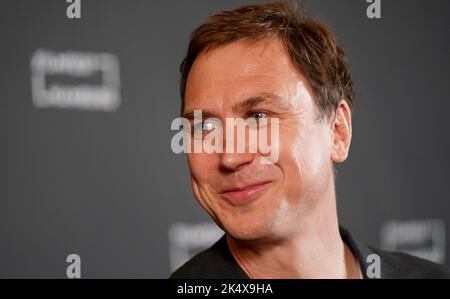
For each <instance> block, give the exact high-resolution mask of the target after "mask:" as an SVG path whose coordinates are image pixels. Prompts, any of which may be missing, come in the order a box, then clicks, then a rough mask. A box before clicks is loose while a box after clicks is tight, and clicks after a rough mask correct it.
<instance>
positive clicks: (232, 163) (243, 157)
mask: <svg viewBox="0 0 450 299" xmlns="http://www.w3.org/2000/svg"><path fill="white" fill-rule="evenodd" d="M254 159H255V154H252V153H247V152H246V153H227V152H226V151H225V152H224V153H222V154H221V157H220V162H221V163H220V164H221V167H222V168H223V169H225V170H227V171H236V170H238V169H240V168H242V167H244V166H245V165H248V164H251V163H252V162H253V160H254Z"/></svg>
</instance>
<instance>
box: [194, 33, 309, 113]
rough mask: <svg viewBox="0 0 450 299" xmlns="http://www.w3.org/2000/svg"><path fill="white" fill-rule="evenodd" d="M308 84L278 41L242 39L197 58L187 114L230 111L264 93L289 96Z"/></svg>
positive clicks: (271, 39)
mask: <svg viewBox="0 0 450 299" xmlns="http://www.w3.org/2000/svg"><path fill="white" fill-rule="evenodd" d="M305 83H306V81H305V79H304V77H303V76H302V75H301V74H300V73H299V72H298V70H297V69H296V68H295V67H294V65H293V64H292V62H291V59H290V57H289V55H288V53H287V51H286V49H285V47H284V45H283V43H282V42H281V41H280V40H279V39H278V38H264V39H260V40H257V41H255V40H253V41H251V40H238V41H236V42H233V43H230V44H227V45H224V46H219V47H216V48H212V49H210V50H209V51H208V52H202V53H201V54H200V55H199V56H198V57H197V59H196V60H195V62H194V64H193V66H192V68H191V70H190V73H189V76H188V80H187V84H186V91H185V111H186V110H189V109H194V108H195V109H214V108H215V106H216V108H217V107H221V108H222V109H226V107H227V106H232V105H234V104H236V103H237V102H239V101H242V100H244V99H245V98H246V97H250V96H253V95H255V94H260V93H272V94H277V95H279V96H280V97H289V95H290V94H292V93H294V92H298V88H299V86H305V88H306V85H307V84H305Z"/></svg>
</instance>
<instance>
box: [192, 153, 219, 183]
mask: <svg viewBox="0 0 450 299" xmlns="http://www.w3.org/2000/svg"><path fill="white" fill-rule="evenodd" d="M212 156H213V155H209V154H192V153H191V154H187V161H188V165H189V169H190V172H191V175H192V177H193V178H194V181H195V182H196V183H197V184H199V185H202V184H205V183H207V182H208V178H211V177H213V176H211V172H212V171H213V168H214V161H213V159H212V158H213V157H212Z"/></svg>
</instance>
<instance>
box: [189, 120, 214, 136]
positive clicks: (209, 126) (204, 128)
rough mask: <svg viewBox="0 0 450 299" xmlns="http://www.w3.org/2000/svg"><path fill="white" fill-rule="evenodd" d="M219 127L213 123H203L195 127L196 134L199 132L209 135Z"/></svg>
mask: <svg viewBox="0 0 450 299" xmlns="http://www.w3.org/2000/svg"><path fill="white" fill-rule="evenodd" d="M216 127H217V124H216V123H214V122H211V121H205V122H202V123H198V124H197V125H195V126H194V133H196V132H198V133H201V134H207V133H209V132H211V131H213V130H214V129H215V128H216Z"/></svg>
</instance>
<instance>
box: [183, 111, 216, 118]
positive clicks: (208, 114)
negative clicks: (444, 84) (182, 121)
mask: <svg viewBox="0 0 450 299" xmlns="http://www.w3.org/2000/svg"><path fill="white" fill-rule="evenodd" d="M194 110H201V112H202V119H204V118H212V117H217V116H216V115H215V114H214V113H212V112H209V111H208V110H203V109H198V108H196V109H194ZM194 110H192V111H189V112H185V113H183V115H182V117H183V118H186V119H188V120H193V119H194Z"/></svg>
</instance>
